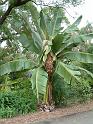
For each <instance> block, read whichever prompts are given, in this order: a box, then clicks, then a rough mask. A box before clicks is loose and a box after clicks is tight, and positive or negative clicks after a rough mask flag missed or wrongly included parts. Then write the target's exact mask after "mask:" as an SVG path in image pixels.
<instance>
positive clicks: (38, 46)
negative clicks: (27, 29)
mask: <svg viewBox="0 0 93 124" xmlns="http://www.w3.org/2000/svg"><path fill="white" fill-rule="evenodd" d="M31 35H32V36H31ZM31 35H30V36H29V35H28V36H27V35H26V34H25V33H22V34H21V35H20V36H19V41H20V43H21V44H22V45H23V47H24V48H26V49H28V50H30V51H32V52H35V53H37V54H39V53H40V52H41V50H42V43H41V42H42V41H41V39H40V37H39V35H38V33H37V32H35V31H33V34H31Z"/></svg>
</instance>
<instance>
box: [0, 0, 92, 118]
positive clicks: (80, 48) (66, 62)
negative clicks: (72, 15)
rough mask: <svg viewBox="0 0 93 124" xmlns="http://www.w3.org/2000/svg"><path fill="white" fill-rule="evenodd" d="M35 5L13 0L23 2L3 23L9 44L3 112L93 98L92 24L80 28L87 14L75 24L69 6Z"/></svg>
mask: <svg viewBox="0 0 93 124" xmlns="http://www.w3.org/2000/svg"><path fill="white" fill-rule="evenodd" d="M24 1H25V0H24ZM28 1H30V0H28ZM63 2H64V4H65V2H66V3H69V2H70V3H71V4H74V5H75V4H76V1H75V0H73V1H72V0H68V1H67V0H64V1H63ZM79 2H80V0H79ZM35 4H36V3H35V2H34V4H33V2H29V3H25V5H23V2H22V1H21V4H20V3H19V2H18V1H17V3H16V2H13V1H11V0H10V1H9V6H10V7H11V5H13V6H12V8H13V7H17V6H19V5H20V6H21V5H23V6H21V7H17V8H16V9H11V10H12V11H11V14H10V13H9V14H10V16H9V17H8V18H7V19H6V20H5V23H4V24H3V25H2V27H1V28H0V32H1V35H0V37H1V40H0V42H1V44H2V43H4V42H5V43H6V47H4V48H2V47H0V102H1V103H0V116H1V117H11V116H15V115H18V114H25V113H29V112H32V111H35V110H36V106H37V104H40V103H44V104H47V105H50V106H51V105H52V104H55V105H56V106H62V105H68V104H71V103H77V102H83V101H86V100H90V98H91V97H92V90H91V89H92V85H93V84H92V83H93V68H92V64H93V53H92V48H91V49H90V46H92V44H91V45H90V41H91V39H93V31H92V28H91V31H89V30H88V29H87V27H85V28H82V29H79V28H78V25H79V23H80V22H81V19H82V16H80V17H78V19H77V20H76V21H75V22H74V23H73V24H72V25H70V23H69V21H68V19H67V17H66V16H65V11H64V9H63V7H62V8H61V7H59V6H56V7H53V6H51V7H48V6H47V7H43V8H41V10H40V11H38V10H37V6H36V5H35ZM77 4H78V2H77ZM9 14H8V15H9ZM64 25H66V27H65V26H64ZM90 27H91V26H90ZM85 29H86V30H85ZM87 42H89V45H88V47H86V46H87Z"/></svg>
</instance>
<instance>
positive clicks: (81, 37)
mask: <svg viewBox="0 0 93 124" xmlns="http://www.w3.org/2000/svg"><path fill="white" fill-rule="evenodd" d="M91 39H93V33H90V34H79V33H76V34H73V35H72V36H70V37H69V38H68V39H66V38H65V37H64V41H63V43H80V42H86V41H87V40H91Z"/></svg>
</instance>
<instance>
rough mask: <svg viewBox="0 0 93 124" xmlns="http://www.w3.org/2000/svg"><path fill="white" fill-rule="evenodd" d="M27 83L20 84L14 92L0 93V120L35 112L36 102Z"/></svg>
mask: <svg viewBox="0 0 93 124" xmlns="http://www.w3.org/2000/svg"><path fill="white" fill-rule="evenodd" d="M29 84H30V83H29V82H26V83H25V85H24V84H23V83H21V86H18V88H17V89H16V90H13V91H9V92H0V118H4V117H6V118H7V117H13V116H16V115H20V114H26V113H29V112H34V111H36V108H37V100H36V96H35V95H34V94H33V92H32V89H31V87H30V86H29Z"/></svg>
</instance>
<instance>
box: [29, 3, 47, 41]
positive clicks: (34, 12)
mask: <svg viewBox="0 0 93 124" xmlns="http://www.w3.org/2000/svg"><path fill="white" fill-rule="evenodd" d="M27 8H29V10H30V12H31V16H32V21H33V22H34V25H35V26H36V28H37V31H38V33H39V35H40V36H41V38H42V40H43V39H45V35H44V33H43V31H42V30H41V28H40V22H39V18H40V15H39V12H38V10H37V8H36V7H35V6H34V5H33V4H32V3H28V4H27Z"/></svg>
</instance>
